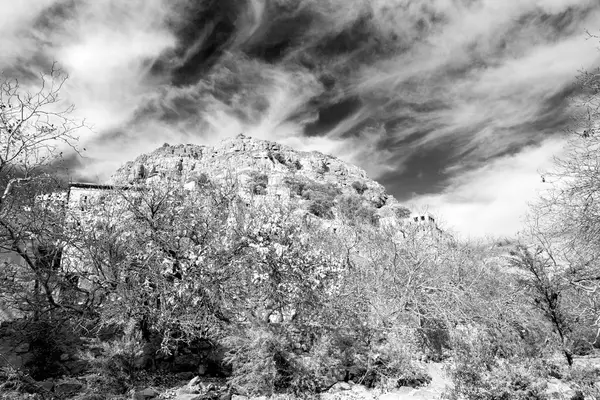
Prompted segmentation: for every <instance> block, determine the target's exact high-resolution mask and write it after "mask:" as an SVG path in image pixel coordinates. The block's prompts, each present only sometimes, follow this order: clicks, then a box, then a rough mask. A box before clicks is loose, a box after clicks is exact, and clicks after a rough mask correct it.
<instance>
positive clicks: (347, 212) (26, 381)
mask: <svg viewBox="0 0 600 400" xmlns="http://www.w3.org/2000/svg"><path fill="white" fill-rule="evenodd" d="M8 101H10V99H9V100H8ZM6 104H8V103H6ZM11 109H12V108H11ZM7 110H8V109H7V107H0V112H1V113H2V118H3V120H2V121H9V122H3V124H4V125H1V126H0V132H1V134H2V135H5V136H6V137H11V140H8V141H6V142H4V141H3V142H2V143H3V146H5V147H6V148H5V149H3V151H4V150H6V152H7V154H14V157H12V158H10V157H9V158H7V159H5V158H2V160H1V161H0V176H2V179H3V181H2V187H1V189H3V190H2V193H4V194H3V196H2V198H1V202H0V247H1V248H2V250H3V251H5V252H8V251H10V252H12V254H16V258H13V259H10V261H6V262H4V263H3V266H2V269H1V270H0V275H1V276H0V278H1V279H0V292H1V293H2V301H3V303H4V304H5V306H6V309H7V310H10V314H11V315H12V317H13V319H14V320H13V322H12V323H10V324H6V325H5V326H10V327H12V328H10V329H12V330H13V334H14V331H15V329H17V328H18V333H19V334H20V335H22V337H23V338H24V339H25V340H24V341H23V343H26V345H27V346H26V347H24V348H21V347H20V349H22V350H23V351H22V352H21V353H19V354H25V353H28V354H29V357H27V358H23V357H24V356H23V357H22V358H20V359H19V360H21V361H22V365H21V366H19V367H18V368H16V369H15V368H11V367H15V364H14V363H12V362H9V363H5V367H4V368H5V369H4V370H3V374H2V379H3V383H2V384H3V385H4V386H3V387H4V389H5V390H7V391H8V390H13V392H11V394H10V396H13V397H12V398H14V396H16V394H15V391H16V390H17V389H21V390H22V391H25V392H27V391H28V392H33V393H35V395H36V396H39V397H41V398H51V397H61V396H62V397H63V398H64V397H67V396H69V395H71V394H73V393H71V392H70V391H69V390H67V389H65V388H71V389H73V392H79V393H80V394H79V396H80V398H81V396H84V395H85V396H87V397H86V398H88V399H92V398H94V399H101V398H119V396H126V395H128V393H129V392H130V391H134V393H135V396H137V397H136V398H141V399H142V398H143V399H145V398H152V397H155V396H154V395H150V394H148V396H146V395H145V394H143V391H141V392H140V391H139V390H140V389H143V388H145V387H148V386H155V387H163V388H164V387H165V386H168V384H169V383H171V382H170V381H169V379H168V378H169V377H171V376H172V377H175V378H180V379H185V378H189V377H193V376H195V375H201V376H203V377H211V378H215V379H216V378H218V379H220V380H219V382H220V385H221V386H219V387H220V388H221V389H222V390H221V392H218V391H215V390H212V391H211V390H208V389H207V390H206V392H207V393H205V394H204V396H205V397H204V398H211V397H210V396H216V397H219V396H225V397H228V396H231V395H242V396H261V395H266V396H274V395H281V394H284V395H288V396H298V397H307V396H317V395H319V394H322V393H325V392H327V391H329V390H330V389H331V388H332V387H334V386H335V385H338V387H339V382H345V383H347V382H352V383H354V384H357V385H364V386H366V387H371V388H378V389H379V390H381V391H388V390H394V389H397V388H399V387H401V386H411V387H418V386H421V385H426V384H427V383H428V382H429V381H430V380H431V377H430V376H428V374H427V372H426V371H427V369H426V363H427V362H430V361H436V362H444V363H445V365H446V366H447V373H448V375H449V377H450V378H451V380H452V383H453V384H452V386H450V387H449V388H448V390H447V392H446V393H445V396H446V397H447V398H451V399H463V398H466V399H546V398H549V396H550V394H549V393H550V392H549V390H548V389H549V386H550V385H549V383H550V382H552V379H554V380H556V379H561V380H562V381H563V382H566V383H567V384H568V385H569V386H570V387H571V389H572V390H571V391H570V392H569V393H570V395H571V396H573V398H585V397H584V396H587V398H594V397H593V396H598V386H597V383H596V380H597V372H598V371H597V370H593V369H590V368H584V367H582V366H581V365H579V364H577V362H576V361H577V359H578V357H579V356H582V355H587V354H593V352H594V351H595V349H596V347H597V346H598V342H597V336H598V335H597V328H598V326H597V318H598V315H599V314H598V308H597V304H598V303H597V301H598V290H597V287H598V286H597V285H598V282H600V279H599V273H598V267H597V261H596V257H597V254H598V247H597V245H598V237H600V236H598V235H597V229H598V226H600V225H599V224H598V221H597V219H596V215H597V212H596V211H597V204H596V202H595V199H596V194H597V182H596V177H597V176H598V174H597V172H600V171H597V170H594V168H596V169H597V168H598V163H597V162H590V163H583V160H589V159H590V158H593V159H594V160H596V161H597V145H598V139H597V136H595V135H589V134H586V135H585V136H584V137H574V139H573V141H572V143H571V148H572V149H573V152H572V153H571V154H569V155H568V158H566V159H565V161H564V163H562V164H558V165H557V168H556V170H555V172H553V175H552V176H553V177H555V178H556V186H555V187H554V189H551V190H549V191H548V193H547V194H546V196H545V197H544V198H543V199H542V201H541V203H540V204H539V206H538V207H537V208H534V209H532V214H531V219H530V221H531V223H530V225H529V227H530V231H528V232H527V233H526V234H525V235H524V236H523V238H522V240H521V241H519V242H517V241H505V242H502V243H469V242H463V241H460V240H456V239H455V238H453V237H452V235H450V234H448V233H445V232H443V231H441V230H440V229H439V228H438V227H437V226H436V225H435V223H434V222H431V221H425V222H424V223H421V221H420V220H419V221H416V222H415V221H414V220H413V219H411V218H407V217H408V216H409V214H410V212H409V211H408V210H407V209H406V208H405V207H403V206H401V205H400V204H398V202H397V201H396V200H395V199H393V197H392V196H389V195H387V194H386V193H385V189H384V188H383V187H382V186H381V185H379V184H378V183H376V182H374V181H372V180H370V179H368V177H367V176H366V174H365V173H364V171H362V170H360V169H359V168H357V167H354V166H350V165H347V164H345V163H343V162H342V161H340V160H338V159H335V158H333V157H329V156H325V155H322V154H320V153H300V152H295V151H294V150H293V149H290V148H287V147H284V146H280V145H277V144H275V143H270V142H265V141H258V140H254V139H251V138H246V137H237V138H233V139H230V140H228V141H225V142H224V143H223V144H222V145H220V146H217V147H215V148H207V147H201V146H191V145H188V146H169V145H165V146H163V147H161V148H160V149H158V150H156V151H155V152H154V153H151V154H149V155H144V156H142V157H140V158H139V159H138V160H135V161H134V162H132V163H129V164H127V165H126V166H124V167H123V168H122V169H120V170H119V171H117V173H116V174H115V176H114V178H113V181H112V186H110V187H108V186H105V187H98V188H89V187H88V189H86V190H88V192H85V194H81V196H79V197H77V199H75V197H73V196H74V191H72V192H71V194H70V197H67V196H61V195H57V193H59V192H60V191H61V190H62V189H61V184H60V183H59V182H57V179H56V177H55V176H53V175H49V174H48V173H47V169H46V168H41V167H42V166H41V165H33V166H38V167H40V168H39V169H35V168H32V165H31V164H30V163H31V160H32V159H33V158H32V157H26V158H20V157H22V154H23V151H30V152H31V153H32V154H39V152H40V151H42V150H43V149H45V147H43V148H39V147H38V148H36V147H32V146H35V144H36V143H42V142H39V141H38V142H36V141H35V140H32V138H33V139H35V138H36V137H39V136H36V135H44V134H46V132H47V129H55V128H48V127H45V126H39V125H36V121H33V120H32V121H31V122H30V123H29V125H27V129H25V127H24V126H25V125H19V124H21V122H19V121H20V120H19V118H18V115H17V114H12V111H7ZM59 116H60V115H59ZM11 118H12V119H11ZM11 121H12V122H11ZM11 124H13V125H11ZM14 124H16V125H14ZM15 129H16V130H17V131H18V133H19V134H18V135H16V136H15V135H14V134H13V133H14V131H15ZM53 132H54V133H53V135H54V136H56V135H58V137H60V135H61V131H60V130H59V131H53ZM62 134H65V132H62ZM7 135H8V136H7ZM11 135H12V136H11ZM28 135H29V136H28ZM42 137H44V136H42ZM19 140H21V141H19ZM11 146H12V147H11ZM14 146H17V147H16V148H15V147H14ZM44 146H47V144H44ZM23 149H25V150H23ZM11 151H12V153H11ZM48 154H50V155H51V153H48ZM582 163H583V164H582ZM582 165H584V166H585V168H583V167H582ZM590 171H593V173H592V172H590ZM549 176H550V175H549ZM561 179H563V180H562V181H561ZM594 185H595V186H594ZM11 324H12V325H11ZM10 329H9V328H6V332H5V333H6V334H7V335H8V331H9V330H10ZM20 357H21V356H20ZM8 361H10V360H8ZM75 361H76V362H77V363H75ZM15 362H16V361H15ZM177 374H178V375H177ZM66 377H67V378H68V379H71V381H68V379H67V378H66ZM65 379H67V381H65ZM47 382H51V385H49V386H48V385H45V383H47ZM54 382H60V384H61V385H62V386H59V385H58V383H57V384H55V383H54ZM65 382H67V383H68V384H70V385H72V386H65V385H67V383H65ZM69 382H70V383H69ZM59 388H62V389H60V390H59ZM146 393H149V392H146ZM211 393H212V394H211ZM74 395H75V394H73V396H74ZM155 395H158V393H155ZM225 397H223V398H225ZM7 398H10V397H7Z"/></svg>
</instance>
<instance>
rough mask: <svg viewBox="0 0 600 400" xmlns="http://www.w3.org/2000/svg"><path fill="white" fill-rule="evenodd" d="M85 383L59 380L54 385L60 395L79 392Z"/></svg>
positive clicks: (55, 390)
mask: <svg viewBox="0 0 600 400" xmlns="http://www.w3.org/2000/svg"><path fill="white" fill-rule="evenodd" d="M81 389H83V385H82V384H81V383H79V382H59V383H56V384H55V386H54V392H55V393H56V394H59V395H69V394H74V393H77V392H79V391H80V390H81Z"/></svg>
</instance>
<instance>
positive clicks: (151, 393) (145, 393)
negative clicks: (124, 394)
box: [133, 388, 159, 400]
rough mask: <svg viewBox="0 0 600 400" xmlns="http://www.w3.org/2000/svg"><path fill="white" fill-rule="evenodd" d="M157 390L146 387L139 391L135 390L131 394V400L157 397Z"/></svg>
mask: <svg viewBox="0 0 600 400" xmlns="http://www.w3.org/2000/svg"><path fill="white" fill-rule="evenodd" d="M158 394H159V393H158V392H157V391H156V390H154V389H152V388H146V389H144V390H140V391H139V392H135V393H134V394H133V400H149V399H154V398H155V397H158Z"/></svg>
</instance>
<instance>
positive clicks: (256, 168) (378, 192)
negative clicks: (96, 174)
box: [110, 135, 406, 220]
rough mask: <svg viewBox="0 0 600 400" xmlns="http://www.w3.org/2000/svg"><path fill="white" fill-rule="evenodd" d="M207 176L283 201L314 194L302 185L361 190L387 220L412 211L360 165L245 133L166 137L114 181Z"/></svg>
mask: <svg viewBox="0 0 600 400" xmlns="http://www.w3.org/2000/svg"><path fill="white" fill-rule="evenodd" d="M207 180H212V181H227V180H232V181H236V182H238V183H239V185H240V188H242V189H243V190H245V191H246V192H247V193H246V194H249V195H265V196H266V197H271V198H275V199H276V200H277V201H280V202H286V201H289V200H291V199H294V198H295V199H297V200H299V201H302V200H309V199H310V195H309V194H305V195H303V194H302V191H303V190H305V189H307V190H311V189H314V188H315V187H317V190H321V189H322V190H325V191H329V192H336V193H337V194H336V196H338V197H339V196H343V195H353V196H356V195H358V196H359V197H360V199H361V201H364V202H365V204H366V205H368V206H370V207H373V208H374V209H375V212H376V215H377V218H379V219H383V220H386V219H388V220H392V219H397V218H398V216H399V215H401V214H402V212H398V211H397V210H398V209H400V210H404V211H406V210H405V209H404V208H403V207H402V206H401V205H400V204H398V202H397V201H396V199H395V198H394V197H393V196H391V195H389V194H388V193H387V192H386V190H385V188H384V187H383V186H382V185H381V184H379V183H377V182H376V181H374V180H372V179H370V178H369V177H368V176H367V174H366V172H365V171H364V170H363V169H361V168H359V167H357V166H354V165H351V164H348V163H346V162H344V161H342V160H340V159H338V158H335V157H332V156H329V155H326V154H323V153H320V152H317V151H313V152H301V151H296V150H294V149H292V148H291V147H288V146H284V145H281V144H278V143H275V142H270V141H266V140H258V139H254V138H251V137H247V136H244V135H238V136H236V137H233V138H228V139H226V140H223V141H222V142H221V143H220V144H219V145H217V146H214V147H211V146H200V145H192V144H186V145H175V146H171V145H169V144H166V143H165V144H164V145H163V146H162V147H160V148H158V149H156V150H155V151H153V152H151V153H148V154H143V155H141V156H139V157H138V158H136V159H135V160H133V161H130V162H128V163H126V164H125V165H124V166H122V167H121V168H120V169H118V170H117V172H116V173H115V174H114V175H113V177H112V178H111V182H110V183H119V184H132V183H151V182H162V181H170V182H178V183H180V184H182V185H185V186H186V187H188V188H192V187H194V186H195V185H197V184H202V183H203V182H205V181H207ZM253 182H255V184H254V186H252V185H253ZM319 188H320V189H319ZM313 197H314V196H313ZM334 197H335V196H334ZM313 200H314V199H313ZM334 203H337V202H336V201H334ZM335 207H336V204H333V206H332V208H333V210H334V212H333V214H337V212H335V210H336V208H335ZM401 218H402V216H401Z"/></svg>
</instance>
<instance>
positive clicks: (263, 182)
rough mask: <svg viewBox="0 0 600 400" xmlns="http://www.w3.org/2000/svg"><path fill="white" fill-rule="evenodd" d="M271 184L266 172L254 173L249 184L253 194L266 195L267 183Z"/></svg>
mask: <svg viewBox="0 0 600 400" xmlns="http://www.w3.org/2000/svg"><path fill="white" fill-rule="evenodd" d="M268 184H269V177H268V176H267V175H266V174H258V173H253V174H252V175H251V176H250V181H249V182H248V186H249V187H250V191H251V192H252V194H256V195H265V194H267V185H268Z"/></svg>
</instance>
